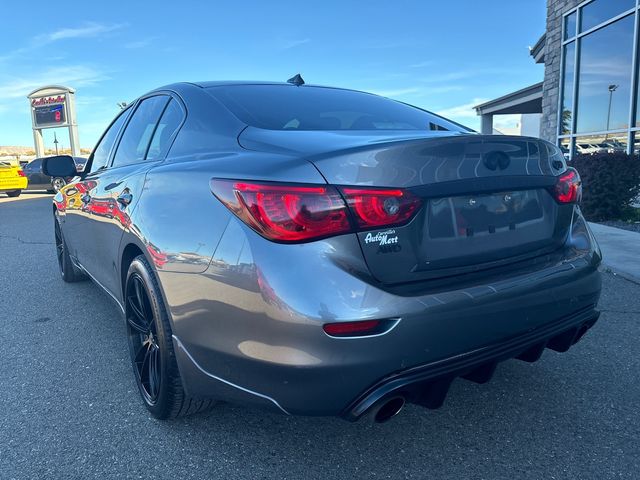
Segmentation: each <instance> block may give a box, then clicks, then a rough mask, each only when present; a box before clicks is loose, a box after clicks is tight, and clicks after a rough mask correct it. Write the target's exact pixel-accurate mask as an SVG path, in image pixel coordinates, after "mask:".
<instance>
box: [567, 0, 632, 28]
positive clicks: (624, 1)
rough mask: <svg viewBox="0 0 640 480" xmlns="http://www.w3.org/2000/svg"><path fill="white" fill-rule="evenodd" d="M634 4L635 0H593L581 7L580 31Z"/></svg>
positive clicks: (609, 18) (624, 10)
mask: <svg viewBox="0 0 640 480" xmlns="http://www.w3.org/2000/svg"><path fill="white" fill-rule="evenodd" d="M635 6H636V1H635V0H594V1H593V2H591V3H588V4H586V5H585V6H584V7H583V8H582V17H581V21H580V31H581V32H584V31H586V30H589V29H590V28H593V27H595V26H596V25H600V24H601V23H602V22H606V21H607V20H611V19H612V18H613V17H615V16H616V15H620V14H621V13H622V12H626V11H627V10H629V9H631V8H633V7H635Z"/></svg>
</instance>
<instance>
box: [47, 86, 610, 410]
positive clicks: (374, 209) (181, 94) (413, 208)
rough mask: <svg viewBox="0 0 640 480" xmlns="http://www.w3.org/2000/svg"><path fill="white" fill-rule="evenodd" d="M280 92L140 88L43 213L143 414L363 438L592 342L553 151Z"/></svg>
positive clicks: (568, 191) (594, 296) (360, 104)
mask: <svg viewBox="0 0 640 480" xmlns="http://www.w3.org/2000/svg"><path fill="white" fill-rule="evenodd" d="M291 82H293V84H290V83H255V82H254V83H238V82H210V83H207V82H205V83H199V84H193V83H182V84H174V85H170V86H167V87H163V88H160V89H158V90H155V91H152V92H150V93H148V94H146V95H144V96H143V97H141V98H139V99H138V100H136V101H135V102H133V103H132V104H131V105H130V106H128V107H127V108H126V109H125V110H123V111H122V112H120V113H119V114H118V116H117V117H116V119H115V120H114V121H113V122H112V124H111V125H110V126H109V127H108V129H107V130H106V132H105V133H104V134H103V136H102V138H101V139H100V141H99V142H98V144H97V146H96V148H95V150H94V151H93V153H92V154H91V156H90V157H89V160H88V163H87V167H86V169H85V171H84V172H82V174H81V175H79V176H78V177H76V178H75V179H74V181H73V182H72V183H71V184H69V185H68V186H66V187H63V188H62V189H61V190H60V191H59V192H58V193H57V194H56V195H55V197H54V199H53V209H52V214H53V217H54V218H53V220H54V221H53V224H54V235H55V243H56V252H57V260H58V266H59V270H60V274H61V276H62V278H63V280H64V281H67V282H73V281H77V280H80V279H82V278H83V277H85V276H88V277H90V278H91V279H93V280H94V281H95V283H96V284H97V285H99V286H101V287H102V288H103V289H104V290H105V291H106V292H107V293H108V294H109V295H110V297H111V298H112V299H114V301H115V302H116V304H117V305H118V307H119V309H120V310H121V312H122V313H123V316H124V318H125V320H126V326H127V339H128V342H129V350H130V353H131V365H132V370H133V373H134V375H135V380H136V382H137V385H138V390H139V392H140V396H141V398H142V400H143V401H144V404H145V405H146V407H147V408H148V410H149V411H150V412H151V414H152V415H153V416H155V417H157V418H162V419H165V418H171V417H176V416H179V415H184V414H188V413H194V412H197V411H201V410H203V409H206V408H208V407H209V406H211V405H212V404H213V403H214V402H215V400H226V401H232V402H239V403H245V404H250V405H256V406H261V407H264V408H268V409H272V410H274V411H278V412H284V413H287V414H300V415H339V416H342V417H344V418H346V419H349V420H356V419H358V418H360V417H362V416H364V415H370V416H371V417H372V418H374V419H375V420H376V421H380V422H382V421H386V420H388V419H390V418H391V417H393V416H394V415H395V414H397V413H398V412H399V411H400V410H401V409H402V408H403V406H404V404H405V402H409V403H414V404H418V405H422V406H424V407H427V408H438V407H440V406H441V405H442V403H443V402H444V399H445V397H446V395H447V391H448V389H449V386H450V385H451V383H452V382H453V381H454V379H456V378H464V379H467V380H470V381H474V382H478V383H484V382H486V381H488V380H489V379H490V378H491V377H492V375H493V373H494V371H495V369H496V366H497V364H498V363H499V362H502V361H504V360H507V359H511V358H518V359H521V360H524V361H528V362H533V361H536V360H537V359H538V358H540V356H541V355H542V353H543V351H544V350H545V349H546V348H550V349H553V350H556V351H562V352H563V351H566V350H568V349H569V348H570V347H571V346H572V345H573V344H574V343H576V342H577V341H578V340H580V338H582V336H583V335H584V334H585V333H586V332H587V331H588V330H589V329H590V328H591V327H592V326H593V325H594V323H595V322H596V320H597V319H598V315H599V312H598V310H597V309H596V305H597V302H598V299H599V296H600V281H601V280H600V273H599V271H598V266H599V264H600V260H601V254H600V250H599V248H598V246H597V244H596V241H595V239H594V237H593V235H592V233H591V231H590V230H589V226H588V224H587V222H586V220H585V219H584V217H583V215H582V213H581V211H580V208H579V206H578V203H579V202H580V199H581V192H582V186H581V180H580V176H579V175H578V172H577V171H576V170H574V169H573V168H569V167H567V164H566V161H565V159H564V157H563V155H562V152H561V150H560V149H559V148H558V147H557V146H555V145H552V144H551V143H548V142H545V141H543V140H540V139H536V138H528V137H512V136H501V135H500V136H493V135H479V134H476V133H475V132H472V131H471V130H469V129H468V128H465V127H463V126H461V125H459V124H457V123H455V122H452V121H450V120H447V119H445V118H443V117H440V116H438V115H435V114H432V113H430V112H428V111H425V110H422V109H420V108H416V107H412V106H410V105H407V104H404V103H400V102H396V101H393V100H390V99H386V98H383V97H379V96H376V95H372V94H368V93H363V92H357V91H353V90H344V89H339V88H326V87H318V86H306V85H303V82H302V80H301V79H300V77H299V76H297V77H294V78H293V79H292V80H291ZM43 170H44V172H48V173H50V174H53V175H54V176H61V177H66V176H70V175H74V174H75V173H76V167H75V165H74V162H73V159H71V157H68V156H66V157H65V156H61V157H53V158H49V159H45V160H44V162H43ZM69 293H70V294H74V291H70V292H69ZM87 314H88V316H89V317H90V316H91V314H90V312H88V313H87ZM87 328H88V329H89V331H88V332H87V337H88V338H94V337H95V335H96V334H97V333H96V332H94V333H91V329H92V328H93V327H92V325H91V322H88V323H87ZM585 352H586V351H585V350H581V351H580V352H579V353H582V354H584V353H585ZM571 373H572V370H571V369H570V368H567V369H565V370H564V374H571ZM539 394H544V393H543V392H542V393H539ZM518 395H520V393H518ZM470 408H475V407H474V406H470Z"/></svg>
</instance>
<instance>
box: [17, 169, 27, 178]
mask: <svg viewBox="0 0 640 480" xmlns="http://www.w3.org/2000/svg"><path fill="white" fill-rule="evenodd" d="M18 176H19V177H26V175H25V174H24V172H23V171H22V170H18Z"/></svg>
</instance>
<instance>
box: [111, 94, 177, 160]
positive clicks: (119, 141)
mask: <svg viewBox="0 0 640 480" xmlns="http://www.w3.org/2000/svg"><path fill="white" fill-rule="evenodd" d="M153 97H167V98H169V101H170V96H169V95H166V94H164V93H162V92H152V93H150V94H148V95H145V96H143V97H140V98H138V99H137V100H136V103H135V108H134V109H133V110H132V112H131V115H129V118H128V119H127V123H126V124H125V125H124V126H123V128H122V130H121V131H120V134H119V135H118V139H117V140H116V146H115V149H114V150H113V151H112V152H111V157H110V158H109V165H108V166H107V168H106V169H105V170H111V169H113V168H120V167H128V166H129V165H136V164H139V163H144V162H146V157H147V151H148V150H149V144H150V143H151V139H152V138H153V134H154V132H155V131H156V128H157V126H158V122H159V121H160V118H161V117H162V114H163V113H164V109H165V108H167V105H169V101H167V103H166V104H165V106H164V107H163V108H162V111H161V112H160V116H158V119H157V120H156V123H155V125H154V126H153V131H152V132H151V136H150V137H149V143H148V144H147V148H146V149H145V151H144V158H143V160H142V161H141V162H134V163H128V164H126V165H114V164H113V162H114V161H115V159H116V155H115V154H116V152H117V151H118V148H120V143H121V142H122V137H123V136H124V132H126V131H127V128H128V127H129V123H131V119H132V118H133V117H134V115H135V114H136V112H137V111H138V108H140V105H141V104H142V102H144V101H145V100H148V99H150V98H153Z"/></svg>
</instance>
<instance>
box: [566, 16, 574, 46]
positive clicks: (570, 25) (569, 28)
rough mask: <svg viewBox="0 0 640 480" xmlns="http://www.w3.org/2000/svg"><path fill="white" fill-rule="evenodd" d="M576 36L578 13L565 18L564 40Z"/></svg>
mask: <svg viewBox="0 0 640 480" xmlns="http://www.w3.org/2000/svg"><path fill="white" fill-rule="evenodd" d="M575 36H576V12H573V13H572V14H571V15H567V16H566V17H564V39H565V40H566V39H567V38H572V37H575Z"/></svg>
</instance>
